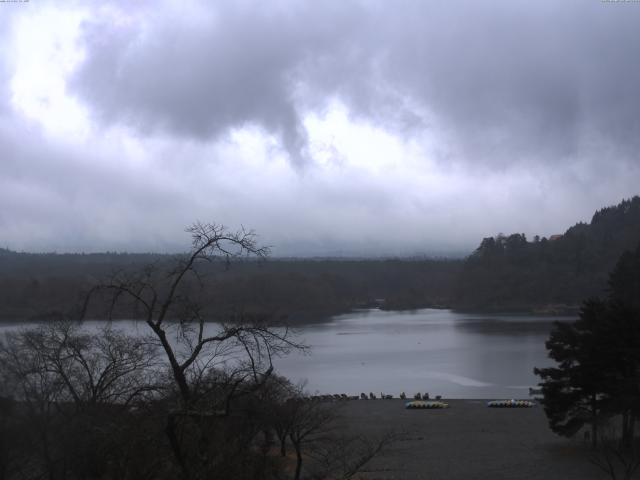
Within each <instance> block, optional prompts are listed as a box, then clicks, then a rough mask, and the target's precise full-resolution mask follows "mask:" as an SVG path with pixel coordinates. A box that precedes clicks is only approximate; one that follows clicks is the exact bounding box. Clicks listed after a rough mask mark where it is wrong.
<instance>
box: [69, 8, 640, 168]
mask: <svg viewBox="0 0 640 480" xmlns="http://www.w3.org/2000/svg"><path fill="white" fill-rule="evenodd" d="M211 5H215V7H214V6H211ZM177 13H178V12H177V11H176V10H175V9H166V10H164V11H163V10H161V9H157V8H155V6H154V8H152V9H150V11H149V12H148V15H147V16H145V15H141V16H139V17H138V18H137V20H136V21H134V22H132V23H131V24H130V25H128V26H126V27H117V26H116V27H114V26H113V25H112V24H111V23H110V22H108V21H104V22H101V21H100V19H99V18H97V19H95V20H94V21H91V22H89V23H87V24H86V25H85V30H84V41H85V43H86V47H87V61H86V62H85V64H84V65H83V66H82V68H81V69H80V70H79V72H78V73H77V76H76V77H75V79H74V82H73V84H74V86H75V91H76V92H77V93H78V94H79V95H80V96H81V97H82V98H83V99H84V100H85V101H87V102H89V103H90V104H91V105H93V107H94V108H95V109H96V111H97V112H99V114H100V115H101V116H102V118H103V119H104V120H106V121H107V122H121V121H125V122H127V123H129V124H130V125H134V126H136V127H137V128H139V129H140V130H141V131H143V132H145V131H146V132H148V131H151V130H155V129H158V128H160V129H164V130H165V131H168V132H171V133H173V134H178V135H188V136H194V137H197V138H210V137H216V136H219V135H220V134H223V133H225V132H227V131H228V130H229V129H230V128H234V127H242V126H244V125H247V124H255V125H258V126H260V127H262V128H264V129H265V130H266V131H267V132H270V133H272V134H275V135H278V136H280V138H281V140H282V144H283V146H284V147H285V148H286V149H287V150H288V152H289V153H290V154H291V156H292V157H293V158H294V159H300V158H303V157H304V151H305V146H306V136H305V131H304V128H303V126H302V124H301V119H302V117H303V115H304V114H305V112H307V111H309V110H313V109H321V108H323V107H324V106H326V102H327V99H328V98H334V97H337V98H339V99H341V101H343V102H344V103H345V104H347V105H348V107H349V108H350V110H351V113H352V114H353V115H356V116H361V117H363V118H366V119H368V120H369V121H373V122H376V123H378V124H381V125H384V126H385V127H387V128H393V129H395V130H400V131H405V132H407V133H415V130H416V129H418V130H419V129H428V130H431V131H432V132H435V133H436V134H437V135H440V136H441V137H442V138H443V140H446V141H447V142H448V143H449V144H450V145H453V146H452V147H451V148H450V149H449V150H448V151H445V152H443V158H444V159H448V160H452V159H454V160H457V161H465V162H468V163H470V164H476V165H479V166H485V165H489V166H495V165H498V166H507V165H511V164H514V163H516V164H517V163H528V162H580V161H582V160H584V159H585V158H587V157H590V156H599V157H602V156H604V155H606V156H608V158H607V161H618V160H619V161H629V160H631V159H634V158H635V156H636V152H637V150H638V147H639V146H640V145H639V143H640V140H639V139H640V121H639V120H638V118H639V115H638V112H640V95H638V92H637V88H638V87H637V86H638V85H639V84H640V62H638V61H637V58H640V28H638V25H639V24H640V6H639V5H637V4H635V5H634V4H633V3H628V4H614V3H606V2H599V1H595V0H594V1H590V0H587V1H584V0H567V1H563V2H551V1H544V0H543V1H538V2H524V1H519V0H516V1H500V2H497V1H494V2H475V1H463V0H453V1H450V2H446V3H445V2H417V1H416V2H410V1H404V2H395V3H394V4H393V5H391V4H389V3H386V2H362V3H359V2H303V3H296V2H276V3H269V4H268V6H267V5H261V4H250V3H247V2H217V3H215V4H208V3H206V2H203V3H201V4H199V6H198V7H196V8H192V9H187V8H186V7H185V9H184V10H182V11H179V13H181V15H178V14H177ZM603 161H604V160H603Z"/></svg>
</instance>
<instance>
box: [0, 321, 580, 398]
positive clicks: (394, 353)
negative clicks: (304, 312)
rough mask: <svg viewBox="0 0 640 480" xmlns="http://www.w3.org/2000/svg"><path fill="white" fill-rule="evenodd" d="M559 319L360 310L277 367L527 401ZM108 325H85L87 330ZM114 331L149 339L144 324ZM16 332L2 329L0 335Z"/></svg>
mask: <svg viewBox="0 0 640 480" xmlns="http://www.w3.org/2000/svg"><path fill="white" fill-rule="evenodd" d="M556 320H558V321H569V320H573V317H549V316H533V315H516V314H480V313H459V312H454V311H452V310H440V309H421V310H414V311H381V310H377V309H366V310H356V311H353V312H351V313H348V314H344V315H337V316H334V317H331V318H330V319H328V321H326V322H322V323H317V324H312V325H306V326H304V327H302V328H300V329H299V330H298V338H299V339H300V340H302V341H303V342H304V343H305V344H306V345H308V346H309V347H310V350H309V352H308V353H307V354H302V353H298V352H293V353H292V354H290V355H288V356H286V357H282V358H277V359H275V361H274V364H275V368H276V370H277V372H278V373H280V374H282V375H284V376H286V377H288V378H289V379H291V380H292V381H294V382H305V383H306V385H305V389H306V390H307V391H308V392H309V394H316V393H317V394H334V393H346V394H348V395H359V394H360V393H361V392H364V393H367V394H369V393H370V392H372V393H374V394H375V395H380V393H385V394H392V395H393V396H395V397H397V396H398V395H399V394H400V392H403V391H404V392H406V394H407V395H408V396H412V395H413V394H415V393H416V392H421V393H424V392H429V394H430V395H432V396H434V395H442V396H443V397H444V398H495V397H504V398H526V397H528V395H529V390H528V389H529V387H533V386H535V385H537V383H538V378H537V377H536V376H535V375H534V374H533V368H534V367H545V366H549V365H551V363H552V362H551V360H550V359H549V358H548V357H547V352H546V349H545V341H546V339H547V337H548V335H549V331H550V330H551V327H552V325H553V322H554V321H556ZM104 323H105V322H101V321H95V320H93V321H87V322H86V328H89V329H92V328H98V327H99V326H100V325H103V324H104ZM32 325H33V324H32ZM114 325H115V327H116V328H119V329H123V330H125V331H127V332H128V333H132V334H140V335H143V334H146V333H148V331H147V327H146V325H145V324H144V323H143V322H140V321H138V322H134V321H124V320H120V321H117V322H114ZM16 328H19V326H18V325H17V324H10V323H5V324H3V325H2V326H0V331H9V330H14V329H16ZM211 328H212V329H213V328H215V325H211Z"/></svg>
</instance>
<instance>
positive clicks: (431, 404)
mask: <svg viewBox="0 0 640 480" xmlns="http://www.w3.org/2000/svg"><path fill="white" fill-rule="evenodd" d="M535 405H536V404H535V402H532V401H530V400H514V399H511V400H491V401H490V402H487V407H489V408H531V407H534V406H535ZM405 407H406V408H407V409H409V410H413V409H441V408H449V404H448V403H445V402H441V401H426V400H412V401H410V402H407V403H405Z"/></svg>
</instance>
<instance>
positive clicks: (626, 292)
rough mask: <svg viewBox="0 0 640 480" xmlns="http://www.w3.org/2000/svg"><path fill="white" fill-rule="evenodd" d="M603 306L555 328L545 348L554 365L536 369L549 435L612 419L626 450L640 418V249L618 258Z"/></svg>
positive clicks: (595, 304)
mask: <svg viewBox="0 0 640 480" xmlns="http://www.w3.org/2000/svg"><path fill="white" fill-rule="evenodd" d="M609 285H610V291H609V295H608V298H607V299H606V300H598V299H592V300H588V301H586V302H585V303H584V304H583V307H582V310H581V312H580V318H579V319H578V320H577V321H576V322H574V323H571V324H566V323H565V324H562V323H557V324H556V326H555V328H554V329H553V331H552V332H551V335H550V338H549V340H548V341H547V343H546V346H547V349H548V350H549V356H550V357H551V358H552V359H553V360H555V361H556V362H557V363H558V365H557V366H556V367H551V368H542V369H535V370H534V371H535V373H536V374H537V375H539V376H540V377H541V379H542V382H541V384H540V385H541V386H542V391H543V394H544V400H543V405H544V408H545V413H546V414H547V417H548V419H549V425H550V427H551V429H552V430H553V431H554V432H556V433H558V434H560V435H565V436H571V435H573V434H575V433H576V432H577V431H578V430H579V429H580V428H582V427H583V426H584V425H585V424H589V425H591V428H592V441H593V442H594V445H595V443H596V442H597V433H598V432H597V426H598V424H599V423H600V422H601V421H603V420H605V419H607V418H609V417H612V416H615V415H619V416H620V417H621V419H622V429H621V431H622V442H623V444H625V445H630V444H631V442H632V440H633V438H634V435H635V423H636V419H637V418H640V305H639V304H638V302H639V301H640V246H638V248H637V249H636V250H635V252H634V253H630V252H627V253H625V254H623V255H622V257H621V258H620V260H619V261H618V263H617V265H616V267H615V268H614V270H613V272H612V273H611V275H610V281H609Z"/></svg>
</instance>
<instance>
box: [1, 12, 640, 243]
mask: <svg viewBox="0 0 640 480" xmlns="http://www.w3.org/2000/svg"><path fill="white" fill-rule="evenodd" d="M35 3H36V2H31V3H28V4H20V5H13V6H11V7H5V6H2V8H3V9H5V8H6V9H7V10H8V11H9V8H10V9H11V10H10V13H9V15H7V16H5V17H4V18H2V20H0V30H2V32H3V34H6V35H3V38H8V39H10V40H8V42H9V45H10V46H11V48H9V49H7V50H6V52H5V53H4V54H2V55H0V78H2V79H6V80H7V81H3V82H2V84H1V85H2V86H1V87H0V146H1V147H2V152H3V155H2V156H3V159H2V160H1V161H0V174H1V177H0V183H1V184H2V190H1V191H0V201H1V202H2V203H1V204H2V205H3V206H2V207H1V208H0V236H1V237H3V238H0V240H4V241H5V243H6V244H7V245H8V246H9V247H11V248H15V249H18V250H22V249H24V250H54V249H55V250H65V251H66V250H84V251H96V250H135V251H141V250H163V251H172V250H180V249H182V248H184V246H186V244H187V241H186V240H187V239H186V238H185V237H184V234H183V233H182V230H183V228H184V226H186V225H188V224H189V223H190V222H192V221H194V220H196V219H200V220H215V221H219V222H223V223H225V224H228V225H230V226H238V225H240V224H244V225H245V226H248V227H252V228H255V229H256V230H257V231H258V232H259V233H260V234H261V235H262V238H263V240H264V242H265V243H269V244H271V245H274V247H275V248H274V251H275V253H276V254H279V255H336V254H338V255H408V254H438V255H444V254H448V253H464V252H468V251H470V250H471V249H472V248H474V246H475V245H477V243H478V242H479V240H480V238H481V237H482V236H486V235H491V234H496V233H498V232H500V231H502V232H507V233H508V232H512V231H518V232H525V233H527V234H529V235H533V234H541V235H548V234H551V233H557V232H558V231H562V230H564V228H566V227H568V226H569V225H570V224H572V223H574V222H576V221H579V220H588V219H589V218H590V215H591V213H592V212H593V210H595V209H596V208H599V207H601V206H604V205H607V204H612V203H617V202H618V201H619V200H621V199H622V198H623V197H628V196H631V195H633V194H635V193H637V179H638V178H640V175H639V174H640V163H639V162H638V152H639V151H640V150H639V147H640V145H639V143H640V140H639V139H640V121H638V113H639V112H640V96H639V95H637V92H635V89H636V88H637V85H638V84H640V64H638V62H637V61H636V59H637V58H639V56H640V55H639V54H640V51H639V50H640V33H639V32H640V30H638V28H637V25H638V24H639V21H640V5H639V4H634V3H632V2H629V3H623V2H617V3H609V2H598V1H593V2H591V1H586V2H585V1H583V0H567V1H566V2H561V3H558V2H552V1H540V2H534V3H531V2H524V1H519V0H516V1H508V2H507V1H494V2H473V1H470V0H453V1H451V2H446V3H442V2H410V1H404V2H398V3H395V4H394V5H393V6H391V5H389V4H387V3H386V2H358V1H341V2H288V1H279V2H270V3H269V6H268V8H267V6H266V5H262V4H256V3H252V2H244V1H242V2H235V1H234V2H232V1H223V2H216V3H215V4H211V3H210V2H197V1H191V2H171V1H165V2H161V3H156V2H148V3H147V2H139V3H136V5H135V6H134V7H131V5H130V4H129V3H128V2H119V3H111V4H109V5H107V6H96V5H94V4H91V3H83V2H74V3H69V4H65V6H62V5H59V4H56V3H54V2H51V3H46V2H43V3H39V2H38V5H36V4H35Z"/></svg>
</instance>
